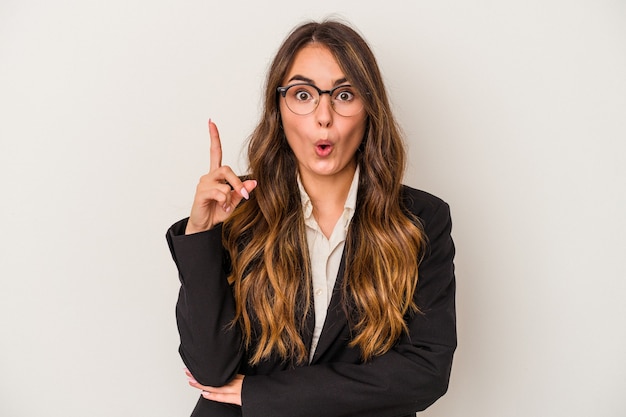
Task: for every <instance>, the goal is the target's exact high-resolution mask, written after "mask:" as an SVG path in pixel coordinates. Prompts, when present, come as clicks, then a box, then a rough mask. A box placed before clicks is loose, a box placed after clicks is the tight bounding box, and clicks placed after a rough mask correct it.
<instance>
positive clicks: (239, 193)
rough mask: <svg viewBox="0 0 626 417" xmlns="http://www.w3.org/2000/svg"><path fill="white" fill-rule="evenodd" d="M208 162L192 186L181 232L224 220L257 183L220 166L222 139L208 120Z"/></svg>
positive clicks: (226, 167)
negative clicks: (241, 178)
mask: <svg viewBox="0 0 626 417" xmlns="http://www.w3.org/2000/svg"><path fill="white" fill-rule="evenodd" d="M209 135H210V137H211V163H210V166H209V172H208V173H207V174H206V175H203V176H202V177H201V178H200V181H199V182H198V186H197V187H196V195H195V197H194V200H193V205H192V207H191V214H190V216H189V221H188V222H187V228H186V229H185V234H191V233H198V232H203V231H205V230H209V229H211V228H212V227H213V226H215V225H216V224H219V223H221V222H223V221H224V220H226V219H227V218H228V216H230V214H231V213H232V211H233V209H234V208H235V207H237V205H238V204H239V203H240V202H241V200H242V199H243V198H245V199H248V198H250V194H249V193H250V192H251V191H252V190H254V188H255V187H256V185H257V182H256V181H255V180H246V181H241V180H240V179H239V177H238V176H237V175H236V174H235V173H234V172H233V170H232V169H231V168H230V167H229V166H227V165H224V166H222V143H221V142H220V134H219V131H218V130H217V126H216V125H215V123H213V122H212V121H211V120H209Z"/></svg>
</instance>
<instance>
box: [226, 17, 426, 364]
mask: <svg viewBox="0 0 626 417" xmlns="http://www.w3.org/2000/svg"><path fill="white" fill-rule="evenodd" d="M310 43H318V44H320V45H323V46H325V47H327V48H328V49H329V50H330V51H331V53H332V54H333V56H334V57H335V59H336V60H337V63H338V64H339V66H340V67H341V69H342V71H343V72H344V74H345V75H346V77H347V79H348V80H349V82H350V84H352V86H353V87H354V88H355V89H356V90H357V92H358V93H359V94H360V95H361V96H362V97H364V100H363V101H364V106H365V111H366V112H367V116H368V117H367V122H366V123H367V128H366V134H365V137H364V138H363V142H362V143H361V146H360V147H359V149H358V151H357V155H356V158H357V163H358V164H359V167H360V176H359V189H358V198H357V207H356V210H355V214H354V217H353V219H352V222H351V225H350V228H349V231H348V235H347V239H346V249H345V250H346V252H345V259H346V263H345V275H344V280H343V284H342V291H343V299H344V300H343V301H344V306H345V308H346V311H347V313H346V314H347V315H348V317H349V319H350V320H351V326H352V331H353V334H354V337H353V339H352V341H351V343H350V345H351V346H356V347H359V348H360V350H361V353H362V357H363V359H364V360H369V359H371V358H373V357H374V356H377V355H381V354H383V353H385V352H387V351H388V350H389V349H391V347H392V346H393V345H394V344H395V342H396V341H397V339H398V338H399V337H400V336H401V334H402V332H403V331H406V330H407V328H406V323H405V321H404V319H405V315H406V314H407V313H410V312H412V311H415V310H416V309H417V306H416V305H415V303H414V301H413V295H414V291H415V288H416V285H417V279H418V276H417V269H418V261H419V258H420V254H421V249H422V246H423V240H424V237H423V232H422V229H421V226H420V224H419V221H417V219H416V218H413V217H412V216H411V215H410V214H408V213H407V211H406V210H404V209H403V205H402V197H401V187H402V185H401V183H400V181H401V178H402V177H403V173H404V168H405V150H404V143H403V140H402V136H401V134H400V131H399V128H398V126H397V124H396V122H395V120H394V118H393V115H392V113H391V110H390V105H389V101H388V98H387V94H386V91H385V87H384V83H383V80H382V76H381V73H380V70H379V68H378V65H377V63H376V59H375V58H374V55H373V53H372V51H371V50H370V48H369V46H368V45H367V43H366V42H365V40H364V39H363V37H362V36H360V35H359V34H358V33H357V32H356V31H355V30H354V29H352V28H350V27H349V26H348V25H346V24H343V23H340V22H337V21H324V22H321V23H315V22H313V23H306V24H303V25H301V26H299V27H297V28H296V29H294V30H293V31H292V32H291V34H290V35H289V36H288V37H287V38H286V40H285V41H284V42H283V44H282V45H281V47H280V48H279V50H278V52H277V54H276V56H275V58H274V60H273V62H272V64H271V67H270V69H269V72H268V76H267V80H266V84H265V101H264V110H263V115H262V117H261V120H260V122H259V124H258V126H257V127H256V129H255V130H254V132H253V133H252V135H251V136H250V139H249V144H248V159H249V170H250V171H249V172H250V177H251V178H254V179H256V180H257V181H258V186H257V188H256V189H255V191H254V193H252V196H251V198H250V200H249V201H247V202H245V203H244V204H241V205H240V206H239V207H238V208H237V209H236V210H235V212H234V213H233V215H232V216H231V217H230V218H229V219H228V220H227V221H226V222H225V223H224V228H223V233H224V234H223V239H224V244H225V246H226V248H227V249H228V251H229V253H230V258H231V261H232V273H231V275H230V280H231V282H232V284H233V292H234V295H235V299H236V302H237V310H236V318H235V321H236V322H237V323H239V324H240V325H241V328H242V331H243V336H244V343H245V345H246V348H248V349H250V348H252V351H251V352H250V355H251V356H250V358H249V361H250V363H251V364H258V363H259V362H260V361H262V360H264V359H267V358H269V357H270V356H271V355H275V356H277V357H279V358H281V359H283V360H285V361H291V362H296V363H302V362H305V361H306V360H307V359H308V348H307V346H305V344H304V342H303V340H302V337H301V331H302V328H301V326H302V325H303V324H304V322H305V317H306V316H307V314H311V303H312V299H311V296H310V292H311V270H310V261H309V255H308V249H307V247H308V246H307V240H306V233H305V225H304V217H303V214H302V206H301V202H300V192H299V189H298V185H297V161H296V159H295V156H294V154H293V152H292V151H291V149H290V147H289V145H288V144H287V140H286V138H285V135H284V132H283V130H282V129H281V122H280V110H279V106H278V96H277V93H276V88H277V87H279V86H280V85H281V82H282V81H283V78H284V77H285V75H286V73H287V71H288V69H289V66H290V65H291V63H292V61H293V58H294V56H295V55H296V53H297V52H298V51H299V50H300V49H302V48H303V47H304V46H306V45H308V44H310Z"/></svg>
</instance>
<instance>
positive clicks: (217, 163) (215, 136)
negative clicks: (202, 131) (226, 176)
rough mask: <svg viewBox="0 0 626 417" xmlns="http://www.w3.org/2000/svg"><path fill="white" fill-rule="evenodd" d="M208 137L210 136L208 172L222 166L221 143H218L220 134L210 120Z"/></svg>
mask: <svg viewBox="0 0 626 417" xmlns="http://www.w3.org/2000/svg"><path fill="white" fill-rule="evenodd" d="M209 136H211V165H210V168H209V170H210V171H213V170H216V169H217V168H219V167H221V166H222V142H220V132H219V131H218V130H217V126H216V125H215V123H213V122H212V121H211V119H209Z"/></svg>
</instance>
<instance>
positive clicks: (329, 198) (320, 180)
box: [300, 163, 356, 211]
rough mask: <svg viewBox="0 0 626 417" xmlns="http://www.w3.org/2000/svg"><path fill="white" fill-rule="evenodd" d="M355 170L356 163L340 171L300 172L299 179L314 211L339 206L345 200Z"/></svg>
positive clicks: (342, 204)
mask: <svg viewBox="0 0 626 417" xmlns="http://www.w3.org/2000/svg"><path fill="white" fill-rule="evenodd" d="M355 171H356V163H353V164H350V165H349V166H347V167H346V168H345V169H344V170H342V171H341V172H339V173H337V174H335V175H331V176H327V175H312V174H310V173H304V172H301V173H300V180H301V181H302V185H303V186H304V189H305V190H306V192H307V194H308V195H309V198H310V199H311V203H313V207H314V209H315V210H316V211H319V210H325V209H326V208H331V207H341V209H342V210H343V206H344V204H345V202H346V198H347V197H348V192H349V191H350V185H351V184H352V179H353V178H354V172H355Z"/></svg>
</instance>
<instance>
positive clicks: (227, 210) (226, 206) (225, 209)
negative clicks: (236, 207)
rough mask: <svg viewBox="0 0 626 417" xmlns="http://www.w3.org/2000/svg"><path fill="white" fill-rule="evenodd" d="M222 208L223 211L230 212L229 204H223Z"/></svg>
mask: <svg viewBox="0 0 626 417" xmlns="http://www.w3.org/2000/svg"><path fill="white" fill-rule="evenodd" d="M223 208H224V211H225V212H226V213H230V204H226V205H224V207H223Z"/></svg>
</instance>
